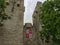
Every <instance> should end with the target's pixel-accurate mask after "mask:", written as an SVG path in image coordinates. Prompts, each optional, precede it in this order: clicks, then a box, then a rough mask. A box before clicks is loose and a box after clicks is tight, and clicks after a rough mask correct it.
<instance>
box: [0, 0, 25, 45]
mask: <svg viewBox="0 0 60 45" xmlns="http://www.w3.org/2000/svg"><path fill="white" fill-rule="evenodd" d="M8 3H9V5H6V6H7V7H6V13H7V14H8V15H9V16H11V19H8V20H7V21H4V26H3V27H2V28H1V29H0V45H23V16H24V0H9V2H8Z"/></svg>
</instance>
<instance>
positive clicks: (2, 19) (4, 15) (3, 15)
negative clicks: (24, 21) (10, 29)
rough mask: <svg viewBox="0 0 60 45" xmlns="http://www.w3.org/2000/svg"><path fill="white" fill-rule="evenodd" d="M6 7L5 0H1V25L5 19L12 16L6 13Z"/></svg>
mask: <svg viewBox="0 0 60 45" xmlns="http://www.w3.org/2000/svg"><path fill="white" fill-rule="evenodd" d="M5 8H6V4H5V0H0V27H1V26H3V21H4V20H7V19H9V18H10V16H8V15H7V14H6V13H5Z"/></svg>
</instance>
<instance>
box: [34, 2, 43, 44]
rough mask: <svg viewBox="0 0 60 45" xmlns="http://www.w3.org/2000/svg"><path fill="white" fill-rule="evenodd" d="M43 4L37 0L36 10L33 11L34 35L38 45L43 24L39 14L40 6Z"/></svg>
mask: <svg viewBox="0 0 60 45" xmlns="http://www.w3.org/2000/svg"><path fill="white" fill-rule="evenodd" d="M41 6H42V3H41V2H37V5H36V8H35V11H34V13H33V28H34V31H35V32H34V35H35V42H36V45H40V39H39V38H40V37H39V31H40V30H41V24H40V20H39V14H40V12H41V11H40V7H41Z"/></svg>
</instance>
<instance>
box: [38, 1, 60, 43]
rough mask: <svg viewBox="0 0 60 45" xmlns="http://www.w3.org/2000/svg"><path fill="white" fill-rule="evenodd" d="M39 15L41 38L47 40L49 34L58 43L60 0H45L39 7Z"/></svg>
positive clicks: (59, 33)
mask: <svg viewBox="0 0 60 45" xmlns="http://www.w3.org/2000/svg"><path fill="white" fill-rule="evenodd" d="M41 11H42V13H41V14H40V15H39V16H40V19H41V20H42V21H41V22H42V31H41V32H40V34H41V35H40V36H41V38H42V39H44V38H45V39H46V40H48V41H49V39H50V36H52V39H53V41H54V42H59V43H60V0H47V1H45V2H44V3H43V5H42V7H41Z"/></svg>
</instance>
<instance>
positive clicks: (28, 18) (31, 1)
mask: <svg viewBox="0 0 60 45" xmlns="http://www.w3.org/2000/svg"><path fill="white" fill-rule="evenodd" d="M37 1H40V2H44V1H45V0H24V6H25V12H24V24H25V23H32V24H33V20H32V15H33V12H34V9H35V7H36V4H37Z"/></svg>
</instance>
